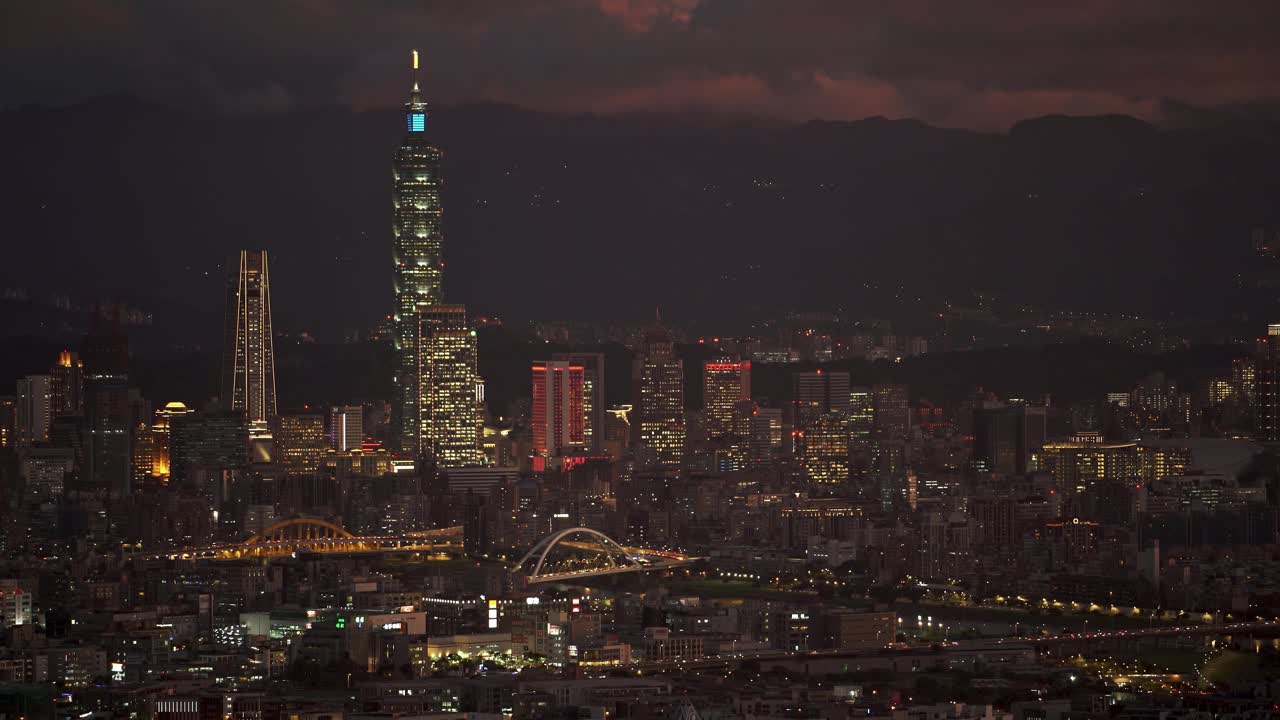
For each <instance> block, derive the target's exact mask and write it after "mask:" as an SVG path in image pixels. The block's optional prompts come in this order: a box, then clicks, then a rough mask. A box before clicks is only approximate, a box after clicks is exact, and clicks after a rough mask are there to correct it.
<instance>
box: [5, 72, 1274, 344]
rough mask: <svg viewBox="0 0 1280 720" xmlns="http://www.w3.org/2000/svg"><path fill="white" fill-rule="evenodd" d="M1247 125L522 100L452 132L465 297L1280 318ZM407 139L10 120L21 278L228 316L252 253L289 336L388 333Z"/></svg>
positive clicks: (448, 146) (509, 302) (301, 118)
mask: <svg viewBox="0 0 1280 720" xmlns="http://www.w3.org/2000/svg"><path fill="white" fill-rule="evenodd" d="M1231 127H1233V125H1231V124H1230V123H1224V122H1218V123H1217V124H1201V125H1190V124H1189V125H1185V126H1182V127H1179V128H1177V129H1171V130H1161V129H1158V128H1155V127H1152V126H1151V125H1149V124H1147V123H1143V122H1141V121H1138V120H1135V119H1133V118H1127V117H1110V116H1108V117H1091V118H1067V117H1046V118H1037V119H1032V120H1027V121H1025V122H1022V123H1019V124H1018V125H1016V126H1015V127H1014V128H1013V129H1012V130H1011V131H1010V132H1009V133H1008V134H1004V135H993V134H981V133H975V132H969V131H961V130H950V129H941V128H934V127H930V126H927V125H924V124H922V123H920V122H917V121H913V120H886V119H883V118H869V119H867V120H862V121H857V122H824V121H813V122H808V123H801V124H783V123H777V122H764V121H758V120H740V119H732V118H723V117H694V118H688V117H671V116H660V115H653V116H633V117H626V116H623V117H589V116H574V117H561V116H554V115H546V114H540V113H535V112H530V111H527V110H523V109H520V108H516V107H511V106H503V105H477V106H463V107H455V108H441V109H438V110H435V111H434V112H433V114H432V116H431V117H430V118H429V120H428V130H429V132H430V134H431V137H432V138H433V140H434V141H435V142H436V143H437V144H438V145H439V146H440V147H441V148H443V149H444V153H445V172H446V196H445V202H446V213H445V222H446V236H445V238H446V259H447V262H448V268H449V269H448V274H447V287H446V294H447V296H448V297H449V299H450V300H456V301H460V302H466V303H468V304H469V305H470V306H472V307H473V308H474V311H476V312H485V313H493V314H498V315H501V316H504V317H507V318H510V319H520V318H526V317H566V318H583V319H608V318H634V319H643V318H645V317H648V316H649V315H650V314H651V312H652V308H653V307H654V306H655V305H661V306H662V307H663V308H664V312H665V314H667V315H668V316H669V317H671V318H673V319H674V320H676V321H681V320H689V319H700V320H704V321H707V322H714V323H720V324H723V325H731V324H732V323H734V322H736V321H743V320H749V319H751V318H753V317H757V316H758V315H760V314H761V313H764V312H769V313H772V312H774V311H776V310H779V309H783V308H829V307H835V306H839V307H845V308H847V309H849V310H850V311H851V312H854V313H855V314H857V313H860V312H863V313H879V314H882V315H889V316H892V315H893V314H894V313H908V312H914V311H917V310H919V311H925V310H928V309H932V308H935V307H938V306H940V304H941V303H943V302H946V301H950V302H953V303H960V304H963V303H964V302H966V301H967V299H968V298H969V297H970V295H971V293H972V292H973V291H974V290H979V289H980V290H983V291H987V292H995V293H1001V294H1004V295H1005V296H1007V297H1010V298H1013V299H1016V300H1017V301H1019V302H1028V303H1036V304H1040V305H1047V306H1051V307H1068V308H1081V309H1102V310H1109V311H1116V310H1134V311H1141V312H1147V313H1151V312H1160V313H1163V312H1173V311H1179V312H1184V313H1185V312H1198V313H1205V314H1210V315H1212V314H1219V315H1221V316H1226V315H1227V314H1229V313H1238V312H1247V313H1256V314H1259V316H1260V317H1261V316H1266V315H1267V313H1268V312H1270V311H1272V310H1274V309H1275V307H1276V302H1275V299H1274V297H1273V296H1274V295H1275V293H1274V292H1273V291H1272V290H1270V289H1263V290H1259V289H1258V287H1257V286H1256V284H1255V283H1253V282H1252V280H1251V279H1250V278H1249V275H1248V274H1249V273H1251V272H1254V271H1255V270H1256V265H1257V263H1256V257H1255V255H1254V254H1253V249H1252V244H1251V240H1250V232H1251V230H1252V229H1253V228H1254V227H1262V228H1266V229H1268V233H1269V235H1270V236H1274V235H1275V233H1276V232H1277V230H1280V204H1277V203H1276V202H1275V198H1276V197H1280V144H1277V143H1276V142H1275V140H1274V138H1275V137H1277V136H1276V135H1270V136H1268V135H1267V134H1266V133H1262V132H1250V133H1240V134H1235V133H1233V132H1231V130H1230V128H1231ZM1250 127H1252V128H1255V129H1256V128H1257V127H1259V126H1258V124H1257V123H1254V124H1252V125H1250ZM401 128H402V122H401V119H400V117H399V114H398V113H397V112H395V111H378V112H366V113H352V112H349V111H346V110H338V109H313V110H306V111H296V112H291V113H288V114H283V115H273V116H260V117H226V116H219V115H208V114H200V113H196V112H192V111H188V110H177V109H173V108H168V107H163V106H158V105H154V104H149V103H145V102H141V101H138V100H135V99H131V98H126V97H109V98H101V99H98V100H95V101H91V102H86V103H83V104H80V105H76V106H72V107H66V108H57V109H48V108H23V109H19V110H14V111H11V112H7V113H2V114H0V153H3V157H4V158H5V172H4V173H3V175H2V176H0V177H2V178H3V179H2V180H0V217H3V228H4V237H5V239H6V240H5V243H4V244H5V250H6V262H5V263H3V265H2V267H3V270H2V271H0V272H2V276H0V284H3V285H5V286H21V287H26V288H30V289H32V291H33V292H36V291H47V290H51V289H61V290H63V291H69V292H74V293H82V294H87V295H93V294H103V293H115V294H118V295H122V296H144V297H146V298H149V299H150V302H151V303H152V304H153V305H154V304H163V303H164V302H166V301H173V302H176V303H180V304H182V305H186V306H191V307H194V308H199V309H200V310H201V312H203V313H207V315H208V316H210V317H214V318H216V317H217V315H218V313H220V312H221V302H222V294H221V282H222V280H221V277H220V274H221V269H220V266H221V263H222V262H223V259H224V257H225V256H226V255H227V253H229V252H231V251H233V250H236V249H239V248H251V247H264V248H267V249H268V250H270V251H271V252H272V253H273V256H274V263H273V267H272V272H273V274H272V280H273V290H274V297H273V301H274V306H275V311H276V322H277V326H278V327H279V328H280V329H288V330H312V331H313V332H315V333H317V334H319V335H321V336H326V337H330V338H336V336H337V333H338V332H339V331H340V330H341V329H343V328H348V327H368V326H370V325H372V324H373V323H374V322H375V321H376V320H377V319H378V318H379V317H380V316H381V315H382V314H384V313H385V312H386V310H387V308H388V307H389V305H390V294H391V273H390V268H391V256H390V212H391V200H390V196H389V193H390V184H391V178H390V160H391V155H392V153H393V152H394V149H395V147H396V145H397V142H398V140H399V138H400V135H401ZM899 286H902V287H904V288H905V290H904V291H902V292H899V291H897V289H896V288H898V287H899ZM903 297H910V298H912V301H911V302H904V301H903V300H902V298H903ZM917 297H918V298H920V301H919V303H916V302H915V300H914V298H917ZM215 334H216V328H214V329H213V330H212V331H211V332H206V333H203V334H202V337H203V338H208V337H216V335H215Z"/></svg>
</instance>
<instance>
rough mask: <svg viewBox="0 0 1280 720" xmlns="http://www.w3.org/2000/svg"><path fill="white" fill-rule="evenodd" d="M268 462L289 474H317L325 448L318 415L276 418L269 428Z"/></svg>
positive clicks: (321, 425)
mask: <svg viewBox="0 0 1280 720" xmlns="http://www.w3.org/2000/svg"><path fill="white" fill-rule="evenodd" d="M271 435H272V439H273V440H274V445H275V448H274V450H275V452H274V454H273V455H272V459H273V460H274V461H275V462H276V463H277V464H279V465H280V466H282V467H283V468H284V469H285V472H287V473H290V474H293V475H303V474H306V473H313V472H318V471H319V470H320V467H321V465H322V464H323V463H324V458H325V452H326V451H327V450H328V449H329V437H328V435H327V434H326V433H325V431H324V416H323V415H321V414H320V413H298V414H292V415H277V416H276V421H275V427H274V428H273V429H272V433H271Z"/></svg>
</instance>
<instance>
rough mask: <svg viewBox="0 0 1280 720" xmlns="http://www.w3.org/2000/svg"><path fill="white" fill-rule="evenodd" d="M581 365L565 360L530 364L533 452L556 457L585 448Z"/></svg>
mask: <svg viewBox="0 0 1280 720" xmlns="http://www.w3.org/2000/svg"><path fill="white" fill-rule="evenodd" d="M583 377H584V369H583V366H582V365H579V364H576V363H571V362H569V361H568V360H549V361H545V362H536V363H534V364H533V408H532V415H533V452H534V454H535V455H538V456H540V457H543V458H547V457H558V456H560V455H563V454H565V451H566V450H570V449H582V448H583V447H584V446H585V444H586V437H585V424H586V423H585V422H584V420H585V414H584V412H583Z"/></svg>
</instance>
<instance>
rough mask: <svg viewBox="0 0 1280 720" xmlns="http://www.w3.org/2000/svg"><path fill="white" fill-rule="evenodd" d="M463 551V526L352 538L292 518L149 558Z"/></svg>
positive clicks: (320, 522) (338, 529)
mask: <svg viewBox="0 0 1280 720" xmlns="http://www.w3.org/2000/svg"><path fill="white" fill-rule="evenodd" d="M461 549H462V526H460V525H459V526H456V527H449V528H442V529H439V530H426V531H423V532H415V533H406V534H404V535H376V536H369V535H353V534H351V533H350V532H348V531H347V530H346V529H345V528H342V527H339V526H338V525H335V524H333V523H331V522H328V521H326V520H321V519H320V518H291V519H289V520H284V521H282V522H278V523H276V524H275V525H272V526H271V527H269V528H266V529H265V530H263V531H262V532H260V533H258V534H257V535H254V536H253V537H251V538H249V539H247V540H244V541H242V542H238V543H228V544H223V545H211V546H209V547H203V548H184V549H182V550H173V551H170V552H166V553H162V554H159V555H155V556H152V557H156V558H167V559H169V560H238V559H242V558H273V557H286V556H291V555H294V554H297V553H314V554H322V555H342V554H360V553H388V552H396V553H401V552H417V553H443V552H448V551H460V550H461Z"/></svg>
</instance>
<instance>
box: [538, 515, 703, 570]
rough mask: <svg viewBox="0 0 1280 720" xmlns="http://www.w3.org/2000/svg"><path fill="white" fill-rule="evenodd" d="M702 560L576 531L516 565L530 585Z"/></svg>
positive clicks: (551, 539)
mask: <svg viewBox="0 0 1280 720" xmlns="http://www.w3.org/2000/svg"><path fill="white" fill-rule="evenodd" d="M698 559H699V558H694V557H689V556H687V555H684V554H681V553H675V552H668V551H662V550H648V549H645V548H636V547H625V546H623V545H619V544H618V542H617V541H616V540H614V539H613V538H611V537H609V536H608V535H605V534H604V533H602V532H600V531H599V530H592V529H591V528H585V527H576V528H569V529H568V530H561V531H560V532H558V533H555V534H553V535H548V536H547V537H545V538H543V539H542V540H540V541H539V542H538V544H536V545H534V546H533V547H532V548H530V549H529V552H527V553H525V554H524V557H522V558H520V560H519V561H517V562H516V564H515V568H514V571H515V572H519V573H521V574H523V575H524V576H525V577H526V578H527V580H528V582H530V583H545V582H563V581H565V580H579V579H582V578H588V577H596V576H599V575H616V574H618V573H629V572H648V571H651V570H665V569H667V568H673V567H679V566H681V565H688V564H690V563H692V562H694V561H696V560H698Z"/></svg>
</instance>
